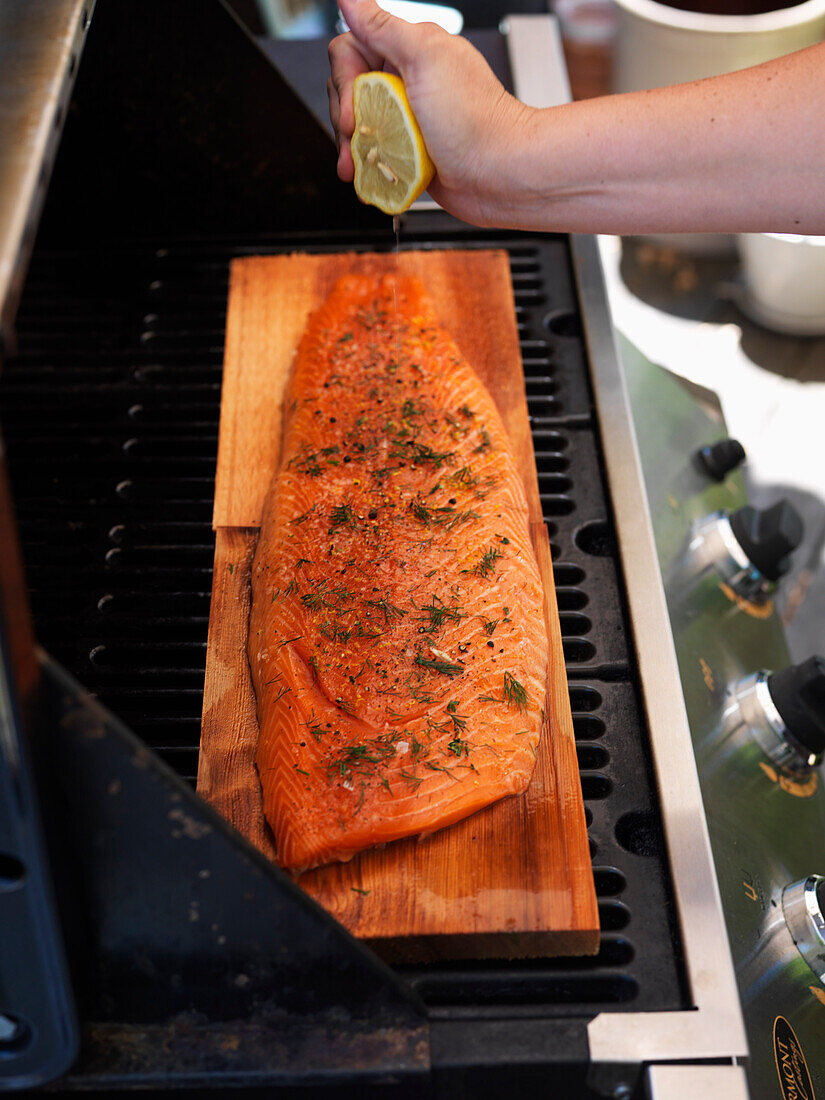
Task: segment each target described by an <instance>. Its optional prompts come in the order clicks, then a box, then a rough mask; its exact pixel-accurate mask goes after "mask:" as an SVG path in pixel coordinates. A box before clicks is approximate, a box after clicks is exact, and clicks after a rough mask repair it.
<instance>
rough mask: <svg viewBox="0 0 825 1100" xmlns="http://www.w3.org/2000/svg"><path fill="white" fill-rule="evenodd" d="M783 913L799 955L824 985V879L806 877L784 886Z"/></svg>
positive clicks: (820, 876)
mask: <svg viewBox="0 0 825 1100" xmlns="http://www.w3.org/2000/svg"><path fill="white" fill-rule="evenodd" d="M782 912H783V914H784V916H785V924H786V925H787V926H788V931H789V932H790V934H791V937H792V939H793V942H794V943H795V944H796V946H797V949H798V951H799V954H800V955H801V956H802V958H803V959H804V960H805V962H806V963H807V964H808V966H810V968H811V970H813V972H814V974H816V976H817V978H819V980H820V981H821V982H825V878H823V876H822V875H808V877H807V878H803V879H800V880H799V882H794V883H792V884H791V885H790V886H786V887H785V889H784V890H783V891H782Z"/></svg>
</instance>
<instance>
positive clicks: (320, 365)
mask: <svg viewBox="0 0 825 1100" xmlns="http://www.w3.org/2000/svg"><path fill="white" fill-rule="evenodd" d="M543 599H544V597H543V591H542V584H541V579H540V576H539V571H538V566H537V564H536V559H535V555H534V552H533V548H532V545H531V542H530V531H529V524H528V511H527V502H526V499H525V495H524V489H523V486H522V482H521V478H520V476H519V473H518V470H517V467H516V463H515V459H514V457H513V452H512V449H511V446H510V443H509V440H508V438H507V435H506V432H505V429H504V425H503V424H502V421H501V418H500V416H499V414H498V411H497V409H496V407H495V405H494V403H493V401H492V398H491V397H490V395H489V393H488V392H487V390H486V389H485V387H484V386H483V385H482V383H481V381H480V379H479V378H478V377H477V375H476V374H475V373H474V371H473V370H472V368H471V367H470V366H469V365H468V364H467V363H466V362H465V361H464V360H463V358H462V356H461V354H460V352H459V351H458V349H457V347H456V345H455V344H454V342H453V341H452V339H451V338H450V336H449V334H448V333H446V332H445V331H444V330H443V329H441V328H439V327H438V326H437V324H436V323H435V321H434V319H433V315H432V311H431V307H430V305H429V303H428V301H427V298H426V294H425V291H424V288H423V286H422V285H421V283H420V281H419V280H417V279H413V278H408V277H401V276H384V277H382V278H375V277H371V276H363V275H348V276H345V277H344V278H342V279H340V280H339V281H338V282H337V283H336V285H335V287H334V289H333V291H332V294H331V295H330V297H329V298H328V300H327V301H326V303H325V304H324V305H323V306H322V307H321V308H320V309H319V310H318V311H317V312H316V313H315V314H313V315H312V316H311V317H310V319H309V322H308V324H307V328H306V330H305V333H304V335H303V338H302V340H301V342H300V345H299V347H298V349H297V352H296V357H295V361H294V365H293V370H292V376H291V381H290V387H289V390H288V393H287V396H286V399H285V422H284V434H283V445H282V452H281V461H280V466H279V469H278V471H277V473H276V475H275V477H274V478H273V481H272V485H271V488H270V492H269V496H268V499H267V503H266V507H265V510H264V518H263V522H262V526H261V532H260V537H259V540H258V546H257V550H256V554H255V560H254V563H253V568H252V611H251V617H250V633H249V646H248V652H249V663H250V668H251V672H252V680H253V684H254V688H255V695H256V700H257V710H258V721H259V726H260V736H259V741H258V749H257V756H256V763H257V767H258V771H259V774H260V778H261V784H262V787H263V796H264V812H265V815H266V818H267V820H268V822H269V824H270V826H271V827H272V831H273V833H274V837H275V843H276V847H277V856H278V862H279V863H280V864H281V865H282V866H283V867H286V868H289V869H291V870H292V871H294V872H300V871H303V870H307V869H309V868H311V867H316V866H319V865H321V864H324V863H328V862H330V861H333V860H348V859H351V858H352V856H354V855H355V854H356V853H357V852H359V851H361V850H362V849H364V848H367V847H371V846H373V845H378V844H384V843H386V842H388V841H392V840H397V839H399V838H400V837H406V836H411V835H415V834H427V833H431V832H433V831H434V830H436V829H440V828H442V827H444V826H446V825H450V824H451V823H452V822H455V821H458V820H460V819H461V818H464V817H466V816H467V815H468V814H471V813H473V812H474V811H476V810H478V809H480V808H481V807H483V806H486V805H489V804H490V803H491V802H494V801H496V800H497V799H500V798H503V797H505V796H506V795H513V794H518V793H520V792H522V791H524V790H525V789H526V787H527V785H528V783H529V782H530V778H531V775H532V772H533V768H534V764H535V758H536V748H537V745H538V741H539V736H540V733H541V728H542V725H543V722H544V710H543V708H544V702H545V689H546V678H547V663H548V642H547V633H546V628H545V620H544V613H543Z"/></svg>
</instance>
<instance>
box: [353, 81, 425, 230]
mask: <svg viewBox="0 0 825 1100" xmlns="http://www.w3.org/2000/svg"><path fill="white" fill-rule="evenodd" d="M354 108H355V131H354V133H353V135H352V142H351V147H352V159H353V162H354V164H355V193H356V194H357V195H358V197H359V199H361V201H362V202H366V203H370V204H371V205H372V206H377V207H378V208H379V210H383V211H384V213H385V214H400V213H402V211H404V210H406V209H407V208H408V207H409V206H410V205H411V204H412V203H413V202H415V200H416V199H417V198H418V196H419V195H420V194H421V193H422V192H423V191H425V190H426V188H427V187H428V186H429V184H430V181H431V180H432V178H433V176H434V175H435V165H434V164H433V162H432V161H431V160H430V157H429V154H428V153H427V149H426V147H425V145H424V139H423V137H422V136H421V130H420V128H419V125H418V122H417V121H416V118H415V115H414V114H413V111H412V108H411V107H410V101H409V100H408V99H407V93H406V90H405V88H404V82H403V81H402V80H401V78H400V77H398V76H395V75H394V74H392V73H362V74H361V75H360V76H357V77H356V78H355V87H354Z"/></svg>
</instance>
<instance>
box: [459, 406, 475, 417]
mask: <svg viewBox="0 0 825 1100" xmlns="http://www.w3.org/2000/svg"><path fill="white" fill-rule="evenodd" d="M458 411H459V412H460V413H461V415H462V416H466V418H467V419H468V420H472V419H473V418H474V417H475V413H474V412H473V410H472V409H471V408H470V406H469V405H462V406H461V408H460V409H459V410H458Z"/></svg>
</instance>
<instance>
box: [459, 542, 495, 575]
mask: <svg viewBox="0 0 825 1100" xmlns="http://www.w3.org/2000/svg"><path fill="white" fill-rule="evenodd" d="M500 557H501V551H500V550H499V549H497V548H496V547H495V546H491V547H490V548H489V550H485V551H484V553H483V554H482V555H481V557H480V559H479V560H478V561H477V562H476V564H475V565H474V566H473V568H472V569H462V570H461V572H462V573H475V575H476V576H477V577H485V578H486V577H492V575H493V574H494V573H495V571H496V562H497V561H498V559H499V558H500Z"/></svg>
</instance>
